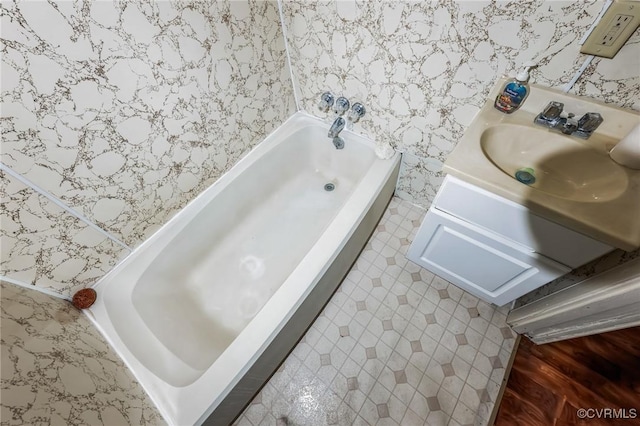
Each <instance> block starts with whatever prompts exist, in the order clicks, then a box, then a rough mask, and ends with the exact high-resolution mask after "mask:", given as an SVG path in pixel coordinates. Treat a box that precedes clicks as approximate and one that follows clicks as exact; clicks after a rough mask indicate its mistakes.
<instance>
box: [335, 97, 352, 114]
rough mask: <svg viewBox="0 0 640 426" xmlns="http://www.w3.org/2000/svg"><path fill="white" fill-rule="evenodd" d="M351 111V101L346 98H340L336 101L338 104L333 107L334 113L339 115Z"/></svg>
mask: <svg viewBox="0 0 640 426" xmlns="http://www.w3.org/2000/svg"><path fill="white" fill-rule="evenodd" d="M348 109H349V99H347V98H345V97H344V96H340V97H339V98H338V99H336V103H335V104H334V105H333V112H335V113H336V114H338V115H342V114H344V113H345V112H346V111H347V110H348Z"/></svg>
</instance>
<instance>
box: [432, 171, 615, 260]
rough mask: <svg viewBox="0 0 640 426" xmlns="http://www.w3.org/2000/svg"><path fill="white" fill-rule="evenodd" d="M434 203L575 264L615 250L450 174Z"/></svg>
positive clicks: (532, 248)
mask: <svg viewBox="0 0 640 426" xmlns="http://www.w3.org/2000/svg"><path fill="white" fill-rule="evenodd" d="M434 206H435V208H437V209H438V210H441V211H444V212H446V213H449V214H451V215H453V216H455V217H458V218H460V219H463V220H464V221H466V222H468V223H472V224H474V225H478V226H480V227H482V228H485V229H488V230H490V231H493V232H495V233H497V234H500V235H502V236H504V237H506V238H509V239H510V240H512V241H514V242H516V243H518V244H521V245H523V246H527V247H530V248H531V251H535V252H538V253H541V254H543V255H545V256H548V257H549V258H552V259H555V260H557V261H558V262H561V263H563V264H565V265H567V266H569V267H572V268H576V267H578V266H580V265H583V264H584V263H586V262H588V261H590V260H593V259H595V258H597V257H599V256H602V255H603V254H605V253H608V252H610V251H611V250H613V247H611V246H608V245H607V244H604V243H601V242H600V241H596V240H594V239H593V238H590V237H587V236H586V235H582V234H579V233H578V232H575V231H572V230H570V229H568V228H566V227H564V226H561V225H558V224H556V223H553V222H551V221H549V220H547V219H544V218H542V217H540V216H538V215H535V214H533V213H532V212H531V211H530V210H529V209H528V208H527V207H525V206H522V205H520V204H517V203H514V202H513V201H509V200H507V199H505V198H503V197H501V196H499V195H496V194H493V193H491V192H489V191H486V190H484V189H481V188H478V187H476V186H474V185H471V184H469V183H467V182H464V181H462V180H460V179H457V178H455V177H453V176H450V175H448V176H447V177H446V178H445V180H444V183H443V184H442V187H441V188H440V190H439V191H438V195H437V196H436V199H435V200H434Z"/></svg>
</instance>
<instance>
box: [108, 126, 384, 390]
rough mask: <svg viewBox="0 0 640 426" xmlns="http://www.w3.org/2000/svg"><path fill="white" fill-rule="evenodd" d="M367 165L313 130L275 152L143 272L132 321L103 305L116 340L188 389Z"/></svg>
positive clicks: (357, 151)
mask: <svg viewBox="0 0 640 426" xmlns="http://www.w3.org/2000/svg"><path fill="white" fill-rule="evenodd" d="M375 159H376V157H375V154H374V152H373V150H372V149H371V147H369V146H366V145H365V144H364V143H362V142H360V141H358V140H357V139H354V140H352V141H350V143H347V144H346V146H345V148H344V149H343V150H336V149H335V148H334V146H333V144H332V143H331V141H330V140H329V139H328V138H327V136H326V129H323V128H322V127H318V126H308V127H304V128H302V129H299V130H297V131H296V132H295V133H293V134H292V135H291V136H289V137H288V138H286V139H285V140H283V141H282V142H280V143H278V144H276V145H274V146H273V148H272V149H270V150H269V151H268V152H266V153H265V154H264V157H263V158H259V159H258V161H256V162H255V163H253V164H252V165H251V167H250V168H249V169H248V170H249V171H248V172H246V173H241V174H239V175H237V176H235V178H234V179H233V180H231V181H229V183H228V184H227V185H226V186H225V187H224V188H223V189H222V190H221V191H220V192H219V193H218V194H216V196H215V198H214V199H212V201H211V202H210V203H208V204H206V205H205V206H204V207H203V208H202V210H201V211H200V212H198V213H197V215H196V216H195V217H194V218H193V219H192V220H191V221H190V222H189V224H188V225H186V227H185V228H184V229H183V230H182V231H181V232H180V233H179V234H178V235H176V236H175V237H174V238H173V239H172V240H171V242H170V243H169V244H167V245H166V247H165V248H164V249H163V250H162V251H160V253H159V254H158V255H157V256H156V257H155V258H154V259H153V261H152V262H151V263H150V264H149V267H148V268H146V270H145V271H144V272H143V273H142V275H141V276H140V277H139V279H138V280H137V282H136V284H135V286H134V287H133V291H132V296H131V297H132V303H133V306H134V309H135V311H136V313H137V315H138V316H139V318H140V320H141V321H138V322H132V321H131V315H124V314H122V313H123V312H122V307H120V306H119V305H118V303H116V302H115V301H114V302H113V303H108V302H106V303H105V306H106V310H107V312H108V313H109V317H110V319H111V321H112V323H113V325H114V327H115V329H116V330H117V332H118V334H119V336H120V338H121V339H122V340H123V342H124V343H125V344H126V345H127V347H128V348H129V350H130V351H131V352H132V353H133V355H134V356H135V357H136V358H137V359H138V360H139V361H140V362H141V363H142V364H143V365H144V366H145V367H146V368H148V369H149V370H150V371H151V372H153V373H154V374H155V375H156V376H158V377H159V378H161V379H162V380H163V381H165V382H166V383H168V384H170V385H172V386H176V387H180V386H188V385H189V384H191V383H193V382H194V381H196V380H197V379H198V378H199V377H200V376H201V375H202V374H203V373H204V372H205V371H206V370H207V369H208V368H209V367H210V366H211V365H212V364H213V362H214V361H215V360H216V359H217V358H218V357H219V356H220V354H221V353H222V352H224V350H225V349H226V348H227V347H228V346H229V345H230V344H231V342H233V340H234V339H235V338H236V337H237V336H238V335H239V334H240V333H241V332H242V330H243V329H244V328H245V327H246V325H247V324H248V323H249V322H250V321H251V320H252V319H253V318H254V316H255V315H256V314H257V313H258V312H259V311H260V309H261V308H262V307H263V306H264V305H265V303H266V302H267V301H268V300H269V299H270V298H271V296H272V295H273V294H274V293H275V292H276V291H277V290H278V288H279V287H280V285H281V284H282V283H283V282H284V281H285V280H286V278H287V277H288V276H289V275H290V274H291V272H292V271H293V270H294V269H295V268H296V266H297V265H298V264H299V263H300V261H301V260H302V258H303V257H304V256H305V255H306V253H307V252H308V251H309V249H310V248H311V247H312V246H313V245H314V244H315V242H316V241H317V239H318V238H319V237H320V235H321V234H322V233H323V232H324V231H325V229H326V228H327V227H328V226H329V225H330V223H331V221H332V220H333V219H334V218H335V216H336V215H337V214H338V212H339V211H340V209H341V207H342V206H343V205H344V204H345V202H346V200H347V199H348V198H349V196H350V195H351V194H352V193H353V191H354V190H355V189H356V187H357V185H358V183H359V182H360V181H361V180H362V178H363V177H364V176H365V174H366V173H367V170H368V169H369V168H370V166H371V164H373V162H374V161H375ZM326 183H332V184H334V185H335V189H334V190H333V191H326V190H325V189H324V185H325V184H326ZM141 327H144V328H146V329H145V330H140V328H141Z"/></svg>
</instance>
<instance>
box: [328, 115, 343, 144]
mask: <svg viewBox="0 0 640 426" xmlns="http://www.w3.org/2000/svg"><path fill="white" fill-rule="evenodd" d="M345 124H346V121H345V120H344V118H342V117H336V119H335V120H334V121H333V124H332V125H331V128H330V129H329V133H328V134H327V136H329V137H330V138H332V139H333V145H334V146H335V147H336V149H342V148H344V139H342V138H341V137H340V136H338V135H340V132H341V131H342V129H344V125H345Z"/></svg>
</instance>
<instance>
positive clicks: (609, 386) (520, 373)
mask: <svg viewBox="0 0 640 426" xmlns="http://www.w3.org/2000/svg"><path fill="white" fill-rule="evenodd" d="M638 349H640V327H635V328H631V329H627V330H620V331H616V332H611V333H606V334H601V335H595V336H588V337H582V338H578V339H571V340H566V341H563V342H555V343H550V344H546V345H540V346H538V345H535V344H534V343H533V342H531V341H529V340H528V339H526V338H523V339H520V345H519V347H518V349H517V352H516V355H515V359H514V362H513V366H512V369H511V373H510V375H509V379H508V382H507V387H506V389H505V392H504V395H503V398H502V401H501V403H500V407H499V409H498V415H497V417H496V422H495V424H496V425H499V426H511V425H523V426H529V425H531V426H551V425H555V426H569V425H580V426H604V425H607V426H618V425H620V426H640V352H639V351H638ZM581 408H584V409H605V408H607V409H610V410H611V409H615V410H619V409H625V410H626V411H625V412H624V413H626V414H627V415H630V414H632V413H631V412H630V411H629V410H630V409H631V408H635V409H636V418H625V419H618V418H615V417H616V415H615V414H612V412H611V411H610V412H609V416H608V418H603V417H602V416H603V415H604V412H602V411H600V418H598V417H597V416H596V417H595V418H585V419H581V418H580V417H579V416H578V410H579V409H581ZM590 413H591V414H594V412H590ZM617 414H618V415H619V414H621V412H619V411H618V412H617Z"/></svg>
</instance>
